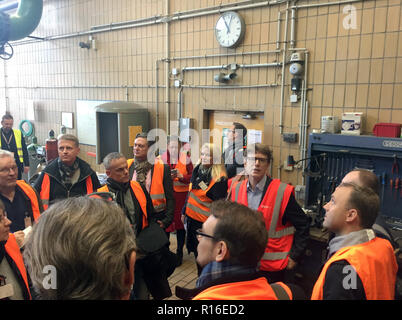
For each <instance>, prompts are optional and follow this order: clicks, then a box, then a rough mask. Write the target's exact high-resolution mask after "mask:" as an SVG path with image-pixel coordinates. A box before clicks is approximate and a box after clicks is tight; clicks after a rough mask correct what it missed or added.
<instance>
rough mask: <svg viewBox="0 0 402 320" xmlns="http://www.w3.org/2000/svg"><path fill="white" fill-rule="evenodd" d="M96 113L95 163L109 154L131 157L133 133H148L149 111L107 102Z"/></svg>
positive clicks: (134, 106)
mask: <svg viewBox="0 0 402 320" xmlns="http://www.w3.org/2000/svg"><path fill="white" fill-rule="evenodd" d="M95 111H96V131H97V132H96V162H97V163H98V164H100V163H101V162H102V160H103V158H104V157H105V156H106V155H107V154H109V153H110V152H121V153H123V154H124V155H125V156H126V157H127V158H132V157H133V148H132V145H133V142H134V138H135V133H137V132H148V131H149V122H150V121H149V111H148V110H147V109H145V108H143V107H141V106H140V105H138V104H135V103H132V102H122V101H114V102H107V103H104V104H101V105H99V106H98V107H96V108H95Z"/></svg>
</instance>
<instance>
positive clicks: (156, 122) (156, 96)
mask: <svg viewBox="0 0 402 320" xmlns="http://www.w3.org/2000/svg"><path fill="white" fill-rule="evenodd" d="M158 63H159V60H156V61H155V88H156V89H155V109H156V111H155V113H156V114H155V128H159V121H158V119H159V90H158V88H159V84H158V83H159V73H158V71H159V66H158Z"/></svg>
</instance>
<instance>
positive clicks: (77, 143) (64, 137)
mask: <svg viewBox="0 0 402 320" xmlns="http://www.w3.org/2000/svg"><path fill="white" fill-rule="evenodd" d="M57 140H67V141H73V142H74V143H75V146H76V147H79V146H80V141H79V140H78V138H77V137H76V136H75V135H73V134H68V133H65V134H59V135H58V136H57Z"/></svg>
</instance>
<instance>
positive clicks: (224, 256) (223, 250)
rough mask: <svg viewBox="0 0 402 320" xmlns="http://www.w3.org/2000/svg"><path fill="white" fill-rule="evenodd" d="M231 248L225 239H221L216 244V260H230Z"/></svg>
mask: <svg viewBox="0 0 402 320" xmlns="http://www.w3.org/2000/svg"><path fill="white" fill-rule="evenodd" d="M229 256H230V254H229V249H228V246H227V245H226V242H225V241H219V242H218V243H217V244H216V256H215V261H216V262H222V261H223V260H228V259H229Z"/></svg>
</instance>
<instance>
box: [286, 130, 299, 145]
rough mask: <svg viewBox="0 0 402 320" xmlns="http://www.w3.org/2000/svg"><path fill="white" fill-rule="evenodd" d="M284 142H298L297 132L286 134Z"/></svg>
mask: <svg viewBox="0 0 402 320" xmlns="http://www.w3.org/2000/svg"><path fill="white" fill-rule="evenodd" d="M283 141H285V142H289V143H295V142H297V133H295V132H289V133H284V134H283Z"/></svg>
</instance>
